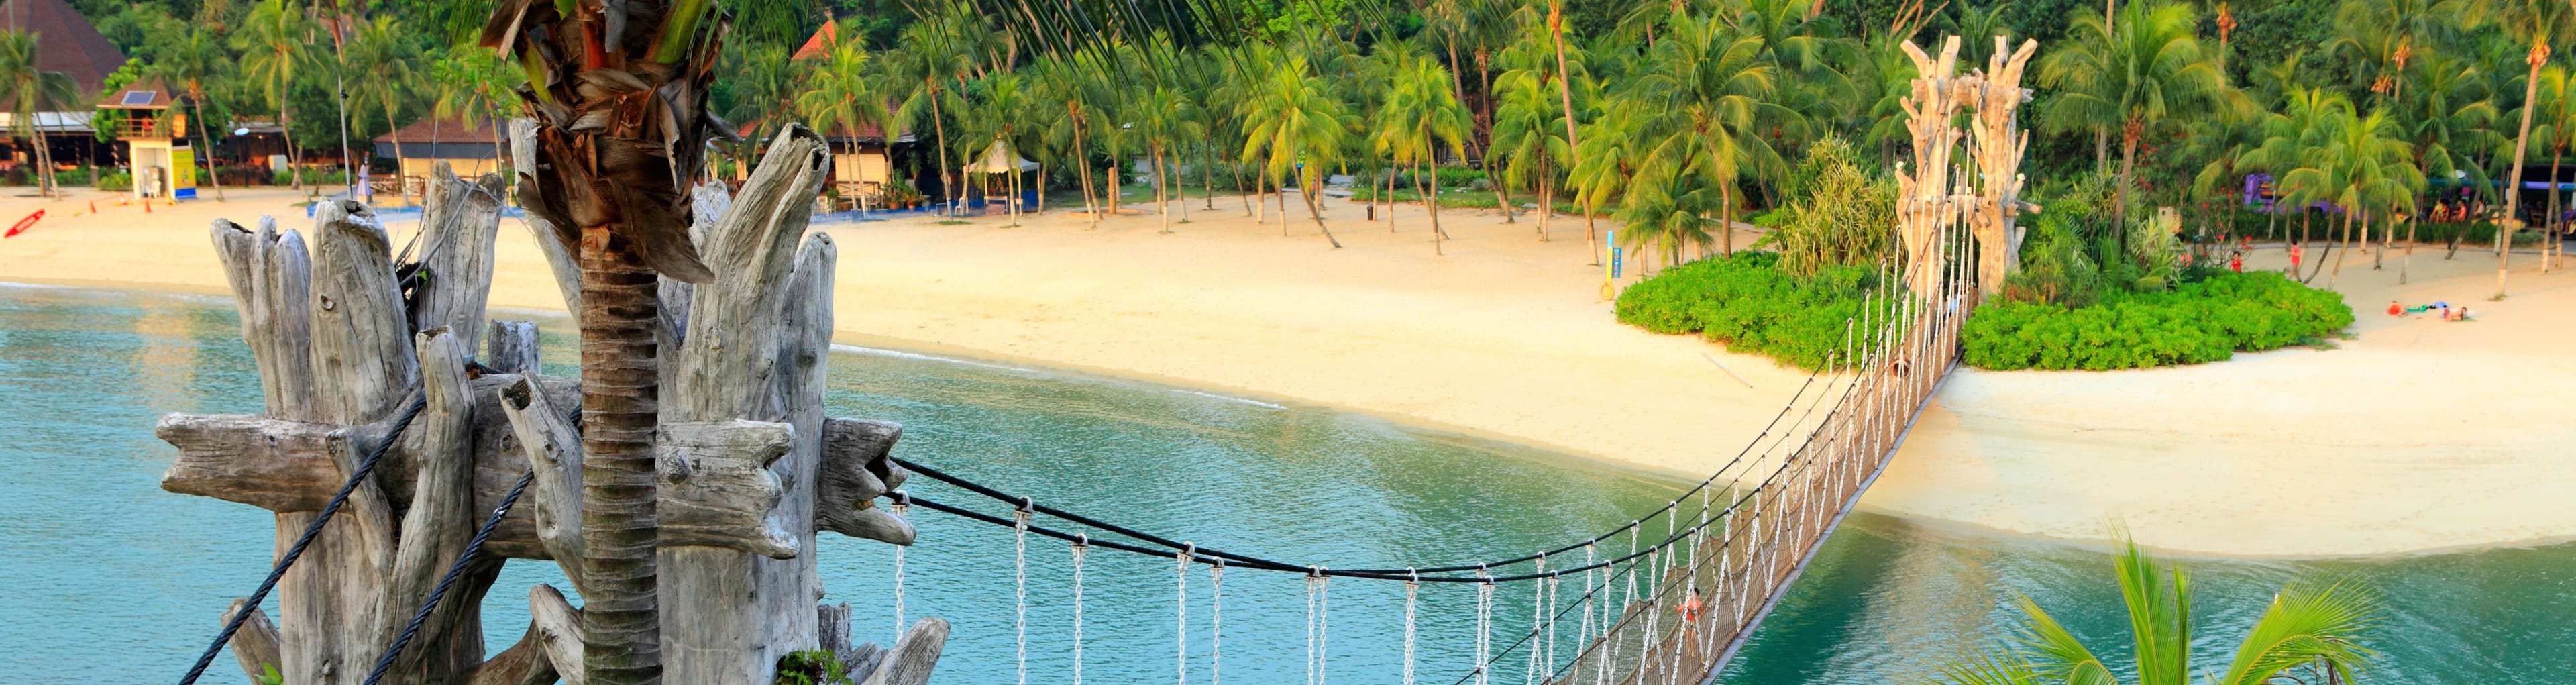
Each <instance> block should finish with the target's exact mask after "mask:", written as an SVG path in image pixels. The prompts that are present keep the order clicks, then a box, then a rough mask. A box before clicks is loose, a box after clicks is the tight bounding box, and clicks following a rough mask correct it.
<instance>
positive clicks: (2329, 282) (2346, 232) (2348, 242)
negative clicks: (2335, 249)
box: [2326, 207, 2370, 290]
mask: <svg viewBox="0 0 2576 685" xmlns="http://www.w3.org/2000/svg"><path fill="white" fill-rule="evenodd" d="M2359 213H2361V212H2360V210H2358V209H2353V208H2349V207H2347V208H2345V209H2344V210H2343V252H2340V253H2337V254H2335V260H2334V273H2331V274H2327V275H2326V289H2327V290H2333V289H2334V287H2335V279H2338V278H2342V277H2343V256H2344V255H2346V254H2351V253H2352V215H2354V214H2359ZM2361 230H2362V232H2363V233H2368V232H2370V224H2369V222H2363V223H2362V227H2361ZM2364 240H2368V238H2364Z"/></svg>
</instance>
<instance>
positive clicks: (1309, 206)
mask: <svg viewBox="0 0 2576 685" xmlns="http://www.w3.org/2000/svg"><path fill="white" fill-rule="evenodd" d="M1323 174H1324V171H1323V170H1322V169H1317V170H1315V173H1314V175H1315V176H1316V177H1317V178H1307V177H1305V176H1304V175H1299V176H1298V178H1297V194H1298V195H1300V196H1303V197H1305V198H1306V215H1307V216H1311V217H1314V218H1315V228H1316V230H1320V231H1323V232H1324V240H1325V241H1326V242H1330V243H1332V244H1333V249H1336V250H1338V249H1341V248H1342V241H1341V240H1340V239H1338V238H1334V237H1333V229H1332V228H1330V227H1327V226H1325V225H1324V209H1323V206H1322V205H1320V204H1317V202H1316V199H1315V196H1316V195H1320V194H1321V193H1317V192H1315V190H1316V189H1315V186H1320V185H1323V183H1322V180H1323V179H1322V178H1321V177H1322V176H1323ZM1282 211H1285V210H1282ZM1281 223H1282V224H1285V223H1286V222H1281Z"/></svg>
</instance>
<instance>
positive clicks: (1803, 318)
mask: <svg viewBox="0 0 2576 685" xmlns="http://www.w3.org/2000/svg"><path fill="white" fill-rule="evenodd" d="M1876 281H1877V274H1875V273H1874V272H1872V271H1871V270H1869V269H1867V268H1863V267H1848V266H1846V267H1828V268H1826V269H1824V270H1823V271H1821V272H1819V273H1818V274H1817V275H1816V277H1814V278H1798V277H1795V276H1791V275H1789V274H1787V273H1785V272H1782V271H1781V270H1780V257H1779V255H1777V254H1773V253H1769V252H1738V253H1735V254H1733V255H1730V256H1726V257H1716V258H1710V259H1703V260H1700V261H1696V262H1691V263H1689V264H1684V265H1681V266H1678V267H1673V268H1670V269H1665V270H1664V272H1663V273H1661V274H1656V275H1655V277H1654V278H1649V279H1646V280H1644V281H1641V282H1638V283H1637V284H1636V285H1632V286H1629V287H1628V289H1627V290H1624V291H1621V292H1620V293H1619V302H1618V306H1617V312H1618V316H1619V321H1620V322H1622V323H1627V324H1629V325H1633V326H1637V327H1639V328H1644V329H1646V330H1649V331H1654V332H1657V333H1673V334H1678V333H1698V334H1700V335H1701V336H1702V337H1706V338H1707V339H1709V340H1711V341H1715V342H1719V343H1724V344H1725V345H1726V348H1727V349H1728V350H1730V351H1735V352H1753V353H1758V354H1762V355H1765V356H1769V357H1771V358H1772V359H1773V360H1776V361H1778V362H1780V363H1782V364H1786V365H1790V366H1795V367H1799V368H1803V369H1815V368H1819V367H1822V366H1824V364H1825V362H1826V361H1827V360H1829V359H1834V358H1839V357H1840V356H1841V355H1843V354H1844V351H1845V350H1846V349H1847V348H1846V344H1848V343H1849V341H1846V340H1845V339H1844V333H1845V332H1846V330H1847V329H1848V328H1849V327H1848V326H1847V325H1846V321H1848V320H1849V319H1851V317H1852V315H1853V314H1854V313H1856V312H1858V311H1860V309H1861V303H1862V301H1863V299H1864V298H1865V297H1866V296H1867V295H1868V294H1869V292H1870V289H1871V288H1874V287H1876V285H1877V283H1876Z"/></svg>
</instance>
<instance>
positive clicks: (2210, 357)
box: [1960, 271, 2353, 371]
mask: <svg viewBox="0 0 2576 685" xmlns="http://www.w3.org/2000/svg"><path fill="white" fill-rule="evenodd" d="M2202 273H2204V272H2202V271H2192V272H2190V273H2189V275H2192V276H2199V275H2201V274H2202ZM2352 321H2353V317H2352V308H2351V307H2349V306H2346V305H2345V304H2344V302H2343V296H2342V295H2341V294H2338V293H2335V292H2333V291H2327V290H2315V289H2311V288H2308V287H2306V286H2302V285H2299V284H2298V283H2295V282H2292V281H2290V280H2289V279H2287V278H2284V277H2282V276H2281V275H2280V274H2277V273H2272V272H2269V271H2258V272H2249V273H2234V272H2219V273H2217V274H2215V275H2210V276H2208V277H2207V278H2205V279H2204V280H2198V281H2194V282H2186V283H2183V284H2182V285H2180V286H2178V287H2175V288H2174V289H2172V290H2158V291H2145V292H2135V293H2132V292H2127V291H2123V290H2119V289H2106V290H2105V291H2104V292H2103V296H2102V301H2101V302H2100V303H2099V304H2097V305H2095V306H2090V307H2080V308H2069V307H2066V306H2063V305H2058V304H2050V303H2046V302H2021V301H2011V300H2001V301H1995V302H1990V303H1987V304H1986V305H1984V306H1981V307H1979V308H1978V309H1977V312H1976V314H1975V315H1973V316H1971V317H1969V318H1968V322H1967V325H1966V327H1965V329H1964V330H1962V331H1961V332H1960V347H1961V351H1962V353H1963V354H1965V355H1966V361H1967V363H1968V364H1969V365H1972V366H1975V367H1978V368H1983V369H2034V368H2036V369H2087V370H2097V371H2098V370H2105V369H2129V368H2143V367H2151V366H2169V365H2175V364H2199V363H2205V362H2213V361H2220V360H2224V359H2227V358H2229V357H2230V356H2233V355H2234V353H2235V352H2237V351H2246V352H2256V351H2262V350H2270V349H2277V348H2281V347H2285V346H2289V345H2293V344H2298V343H2301V342H2303V341H2311V340H2315V339H2317V338H2320V337H2322V336H2325V335H2327V334H2330V333H2333V332H2334V331H2337V330H2341V329H2342V328H2343V327H2345V326H2350V325H2352Z"/></svg>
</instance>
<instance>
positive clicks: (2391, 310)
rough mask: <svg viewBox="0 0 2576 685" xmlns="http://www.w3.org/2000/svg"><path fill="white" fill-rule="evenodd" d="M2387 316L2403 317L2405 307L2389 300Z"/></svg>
mask: <svg viewBox="0 0 2576 685" xmlns="http://www.w3.org/2000/svg"><path fill="white" fill-rule="evenodd" d="M2388 315H2389V316H2405V315H2406V305H2402V304H2398V303H2397V301H2396V300H2389V301H2388Z"/></svg>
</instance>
